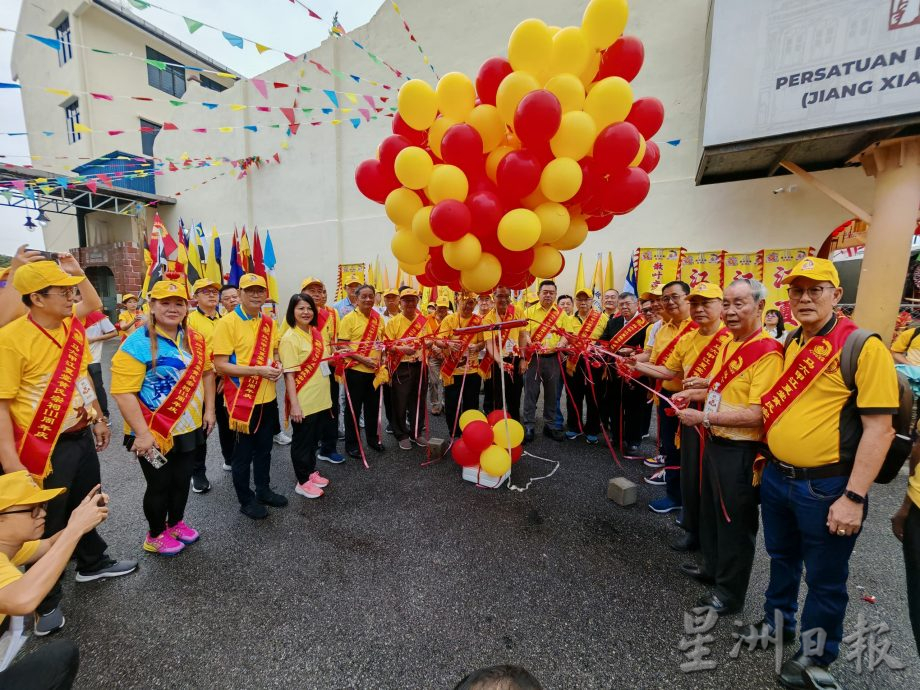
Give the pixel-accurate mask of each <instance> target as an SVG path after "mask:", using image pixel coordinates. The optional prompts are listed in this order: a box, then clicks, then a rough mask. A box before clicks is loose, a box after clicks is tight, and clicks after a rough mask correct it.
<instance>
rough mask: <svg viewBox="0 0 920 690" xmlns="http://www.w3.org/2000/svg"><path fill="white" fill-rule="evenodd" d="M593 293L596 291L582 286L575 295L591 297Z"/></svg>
mask: <svg viewBox="0 0 920 690" xmlns="http://www.w3.org/2000/svg"><path fill="white" fill-rule="evenodd" d="M593 294H594V293H592V292H591V291H590V290H589V289H588V288H581V289H579V290H576V291H575V296H576V297H578V296H579V295H587V296H588V297H591V295H593Z"/></svg>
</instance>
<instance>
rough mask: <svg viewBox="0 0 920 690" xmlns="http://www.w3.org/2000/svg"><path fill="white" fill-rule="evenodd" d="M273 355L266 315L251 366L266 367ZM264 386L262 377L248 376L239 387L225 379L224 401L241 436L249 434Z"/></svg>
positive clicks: (270, 325)
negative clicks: (254, 411)
mask: <svg viewBox="0 0 920 690" xmlns="http://www.w3.org/2000/svg"><path fill="white" fill-rule="evenodd" d="M271 354H272V320H271V319H270V318H269V317H267V316H265V315H264V314H263V315H262V316H261V317H260V318H259V329H258V331H256V342H255V344H254V345H253V347H252V357H250V358H249V366H251V367H264V366H265V365H267V364H268V362H269V358H270V357H271ZM261 384H262V377H261V376H246V377H244V378H242V379H240V383H239V385H237V384H236V383H235V382H234V381H233V379H232V378H231V377H229V376H225V377H224V400H225V402H226V403H227V413H228V416H229V417H230V428H231V429H233V430H234V431H238V432H240V433H241V434H248V433H249V420H250V419H251V418H252V410H253V408H254V407H255V404H256V396H257V395H258V394H259V386H260V385H261Z"/></svg>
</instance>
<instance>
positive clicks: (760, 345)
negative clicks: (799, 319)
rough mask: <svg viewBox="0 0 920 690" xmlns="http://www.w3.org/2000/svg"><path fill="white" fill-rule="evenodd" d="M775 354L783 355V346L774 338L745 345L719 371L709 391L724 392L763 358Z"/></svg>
mask: <svg viewBox="0 0 920 690" xmlns="http://www.w3.org/2000/svg"><path fill="white" fill-rule="evenodd" d="M756 335H760V331H758V332H757V333H756V334H755V336H756ZM725 347H728V343H725ZM774 352H776V353H779V354H780V355H782V353H783V346H782V344H781V343H780V342H779V341H778V340H774V339H773V338H760V339H759V340H751V341H749V342H747V343H745V344H743V345H742V346H741V347H739V348H738V350H737V351H736V352H735V354H734V355H732V357H731V358H729V360H728V361H727V362H725V364H723V365H722V368H721V369H719V373H717V374H716V375H715V376H714V377H713V379H712V382H711V383H710V384H709V390H711V391H716V392H721V391H724V390H725V387H726V386H728V384H730V383H731V382H732V381H734V380H735V378H736V377H737V376H739V375H740V374H741V373H743V372H744V371H746V370H747V369H748V368H750V367H752V366H753V365H754V364H756V363H757V362H759V361H760V360H761V359H762V358H764V357H766V356H767V355H770V354H773V353H774Z"/></svg>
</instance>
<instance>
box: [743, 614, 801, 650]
mask: <svg viewBox="0 0 920 690" xmlns="http://www.w3.org/2000/svg"><path fill="white" fill-rule="evenodd" d="M735 632H736V633H737V634H738V637H743V638H744V639H746V640H755V639H759V640H764V641H765V642H767V646H769V645H770V644H775V643H776V633H775V632H774V630H773V624H772V623H769V622H767V621H765V620H763V621H760V622H759V623H748V624H747V625H745V626H744V627H741V628H738V629H737V630H736V631H735ZM794 641H795V630H787V629H786V628H783V644H791V643H792V642H794Z"/></svg>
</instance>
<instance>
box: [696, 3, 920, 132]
mask: <svg viewBox="0 0 920 690" xmlns="http://www.w3.org/2000/svg"><path fill="white" fill-rule="evenodd" d="M915 112H920V0H756V1H755V0H713V10H712V43H711V49H710V56H709V78H708V87H707V90H706V117H705V123H704V127H703V145H704V146H717V145H719V144H728V143H732V142H739V141H746V140H749V139H759V138H761V137H770V136H775V135H779V134H788V133H790V132H802V131H805V130H810V129H821V128H825V127H834V126H837V125H846V124H850V123H856V122H862V121H864V120H874V119H878V118H883V117H890V116H894V115H903V114H907V113H915Z"/></svg>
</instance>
